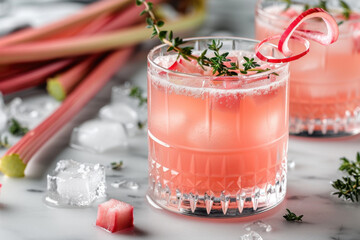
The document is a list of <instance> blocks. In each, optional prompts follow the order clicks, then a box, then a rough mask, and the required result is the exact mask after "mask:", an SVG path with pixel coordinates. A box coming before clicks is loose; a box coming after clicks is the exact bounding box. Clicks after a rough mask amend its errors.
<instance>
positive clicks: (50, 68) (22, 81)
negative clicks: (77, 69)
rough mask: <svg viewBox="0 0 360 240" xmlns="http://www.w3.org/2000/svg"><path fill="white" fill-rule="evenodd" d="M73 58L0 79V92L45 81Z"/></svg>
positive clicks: (20, 88)
mask: <svg viewBox="0 0 360 240" xmlns="http://www.w3.org/2000/svg"><path fill="white" fill-rule="evenodd" d="M73 62H74V59H65V60H60V61H56V62H53V63H50V64H47V65H44V66H41V67H39V68H36V69H34V70H31V71H29V72H24V73H20V74H19V75H17V76H14V77H10V78H7V79H3V80H1V81H0V92H1V93H2V94H9V93H12V92H16V91H20V90H23V89H26V88H30V87H34V86H37V85H39V84H41V83H43V82H45V81H46V79H47V77H49V76H50V75H52V74H54V73H56V72H58V71H60V70H61V69H64V68H65V67H67V66H69V65H71V64H72V63H73Z"/></svg>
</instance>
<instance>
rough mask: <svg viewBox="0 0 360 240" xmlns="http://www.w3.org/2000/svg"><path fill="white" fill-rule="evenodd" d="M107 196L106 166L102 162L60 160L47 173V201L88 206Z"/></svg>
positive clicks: (56, 204)
mask: <svg viewBox="0 0 360 240" xmlns="http://www.w3.org/2000/svg"><path fill="white" fill-rule="evenodd" d="M105 196H106V183H105V167H104V166H103V165H100V164H93V163H81V162H77V161H74V160H60V161H59V162H58V163H57V164H56V168H55V170H54V171H53V172H52V173H50V174H48V175H47V195H46V197H45V201H46V203H48V204H49V205H52V206H59V207H66V206H70V207H71V206H73V207H86V206H90V205H91V204H92V203H93V202H94V201H96V200H98V199H101V198H104V197H105Z"/></svg>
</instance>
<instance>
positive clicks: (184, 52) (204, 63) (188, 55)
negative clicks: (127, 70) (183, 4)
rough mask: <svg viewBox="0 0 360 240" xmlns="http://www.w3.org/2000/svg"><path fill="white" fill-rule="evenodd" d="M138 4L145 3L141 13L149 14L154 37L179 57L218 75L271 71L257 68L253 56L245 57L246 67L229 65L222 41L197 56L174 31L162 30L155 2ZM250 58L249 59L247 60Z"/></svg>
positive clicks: (141, 0)
mask: <svg viewBox="0 0 360 240" xmlns="http://www.w3.org/2000/svg"><path fill="white" fill-rule="evenodd" d="M136 5H138V6H140V5H144V6H145V10H143V11H142V12H141V14H140V15H143V14H148V17H147V18H146V22H147V24H148V26H147V27H148V28H152V29H153V33H152V37H155V36H158V38H159V39H160V41H161V42H163V43H165V44H167V45H168V46H169V47H168V51H175V52H177V53H178V57H182V58H184V59H186V60H188V61H191V60H195V61H196V62H197V63H198V64H199V66H200V67H201V68H202V69H204V70H205V69H206V67H210V68H211V71H212V73H213V74H214V75H216V76H236V75H238V74H239V73H238V72H240V74H248V72H249V71H250V72H255V74H256V73H263V72H267V71H270V70H271V69H270V68H266V69H262V68H257V67H259V66H260V65H259V64H257V62H255V61H254V59H251V58H245V57H244V61H245V63H244V64H243V66H244V68H240V67H239V64H238V63H230V66H227V65H226V64H225V63H226V62H230V61H231V60H230V59H229V58H228V55H229V53H228V52H224V53H220V49H221V48H222V46H223V43H222V42H220V41H215V40H212V42H211V44H209V45H208V49H206V50H204V51H203V52H202V53H201V54H200V56H195V55H193V54H192V50H193V48H192V47H180V45H182V44H183V43H184V40H183V39H182V38H179V37H174V36H173V32H172V31H170V32H168V31H160V27H162V26H163V25H164V22H163V21H161V20H158V19H157V18H156V17H155V14H154V12H153V4H152V3H151V2H147V1H145V0H136ZM208 50H211V51H213V53H214V57H210V58H209V57H207V56H206V54H207V52H208ZM247 59H248V60H247Z"/></svg>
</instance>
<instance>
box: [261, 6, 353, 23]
mask: <svg viewBox="0 0 360 240" xmlns="http://www.w3.org/2000/svg"><path fill="white" fill-rule="evenodd" d="M265 1H266V0H257V2H256V7H255V11H256V12H257V13H259V14H260V15H262V16H265V17H267V18H270V19H273V20H281V21H289V20H293V18H289V17H286V16H281V15H277V14H271V13H268V12H265V11H264V8H263V7H261V3H263V2H265ZM331 10H332V9H330V11H329V13H330V14H331V15H332V12H331ZM334 18H335V17H334ZM335 19H336V18H335ZM357 22H360V18H359V19H352V20H344V23H343V24H341V25H340V26H339V27H341V26H342V25H348V24H352V23H357Z"/></svg>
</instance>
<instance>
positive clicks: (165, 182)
mask: <svg viewBox="0 0 360 240" xmlns="http://www.w3.org/2000/svg"><path fill="white" fill-rule="evenodd" d="M212 39H215V40H220V41H221V42H222V43H223V44H224V46H223V48H222V49H221V50H222V51H226V52H229V53H230V54H229V58H230V59H231V60H232V61H237V60H238V61H239V63H240V65H241V64H242V63H243V61H244V59H243V57H244V56H247V57H249V58H252V57H254V55H255V54H254V48H255V46H256V45H257V43H258V42H257V41H254V40H249V39H243V38H230V37H229V38H211V39H209V38H198V39H188V40H187V41H186V44H185V46H191V47H193V48H194V53H195V54H196V53H201V52H202V51H203V50H204V49H207V48H208V44H209V43H211V41H212ZM263 51H264V52H266V53H267V54H268V56H274V57H279V56H282V55H281V53H279V52H278V51H277V48H276V46H273V45H270V44H266V45H265V46H264V48H263ZM176 57H177V53H175V52H168V51H167V46H165V45H160V46H158V47H155V48H154V49H153V50H152V51H151V52H150V54H149V55H148V113H149V118H148V121H149V123H148V126H149V131H148V137H149V183H150V187H149V191H148V198H149V200H150V201H152V202H154V203H155V204H157V205H159V206H160V207H162V208H165V209H168V210H170V211H173V212H177V213H181V214H187V215H196V216H209V217H238V216H247V215H253V214H256V213H260V212H263V211H266V210H268V209H271V208H273V207H274V206H276V205H277V204H279V203H280V202H281V201H282V200H283V198H284V196H285V192H286V171H287V170H286V168H287V164H286V162H287V160H286V155H287V144H288V120H289V119H288V77H289V72H288V64H268V63H264V62H261V61H259V60H256V58H255V57H254V58H255V60H256V61H257V62H258V63H259V64H260V65H261V66H260V68H263V69H271V70H269V71H266V72H264V73H257V74H254V75H246V76H245V75H239V76H231V77H228V76H226V77H224V76H221V77H218V76H214V75H204V74H199V73H198V72H201V69H199V67H198V66H196V62H195V63H193V62H192V63H191V64H189V63H188V64H186V65H185V66H179V67H186V66H187V67H189V68H191V70H190V71H192V72H193V73H180V72H177V71H172V70H169V69H168V68H169V67H170V66H172V65H173V64H174V62H176ZM182 60H183V59H182ZM183 61H185V60H183ZM199 70H200V71H199Z"/></svg>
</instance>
